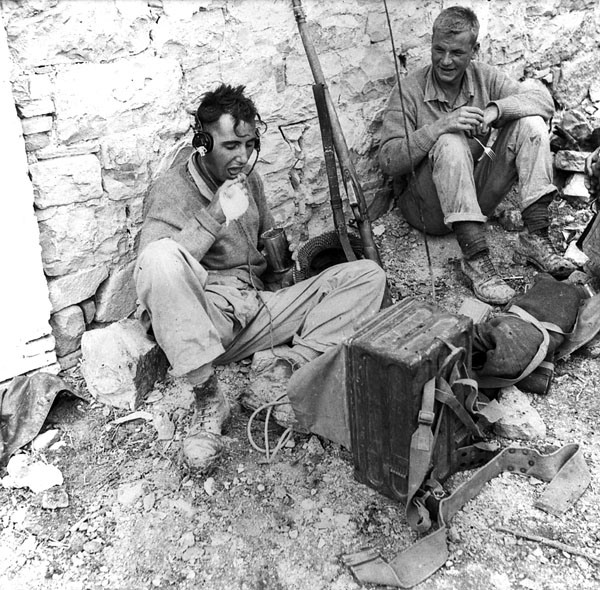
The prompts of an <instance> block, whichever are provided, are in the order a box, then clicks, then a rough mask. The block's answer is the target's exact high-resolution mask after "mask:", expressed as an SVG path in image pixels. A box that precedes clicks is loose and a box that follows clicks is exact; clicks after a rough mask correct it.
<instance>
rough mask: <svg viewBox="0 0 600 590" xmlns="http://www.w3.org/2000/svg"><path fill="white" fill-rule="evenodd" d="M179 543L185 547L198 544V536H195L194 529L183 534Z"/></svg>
mask: <svg viewBox="0 0 600 590" xmlns="http://www.w3.org/2000/svg"><path fill="white" fill-rule="evenodd" d="M179 544H180V545H181V546H182V547H184V548H185V549H189V548H190V547H193V546H194V545H195V544H196V538H195V537H194V533H193V532H192V531H187V532H185V533H183V535H181V537H180V539H179Z"/></svg>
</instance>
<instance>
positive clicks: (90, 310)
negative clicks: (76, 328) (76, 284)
mask: <svg viewBox="0 0 600 590" xmlns="http://www.w3.org/2000/svg"><path fill="white" fill-rule="evenodd" d="M79 307H81V311H83V318H84V319H85V324H86V326H87V325H89V324H91V323H92V322H93V321H94V316H95V315H96V302H95V301H94V299H93V298H91V299H87V300H86V301H82V302H81V303H80V304H79Z"/></svg>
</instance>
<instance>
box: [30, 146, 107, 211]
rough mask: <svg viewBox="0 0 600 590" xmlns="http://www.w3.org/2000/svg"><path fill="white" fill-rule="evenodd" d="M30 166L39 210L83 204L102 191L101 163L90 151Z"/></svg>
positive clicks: (98, 196)
mask: <svg viewBox="0 0 600 590" xmlns="http://www.w3.org/2000/svg"><path fill="white" fill-rule="evenodd" d="M29 169H30V172H31V177H32V182H33V187H34V190H35V204H36V206H37V207H39V208H40V209H45V208H47V207H54V206H56V205H69V204H71V203H84V202H86V201H89V200H91V199H98V198H100V197H101V196H102V194H103V190H102V174H101V172H100V162H99V161H98V158H97V157H96V156H93V155H91V154H89V155H85V156H73V157H69V158H56V159H54V160H44V161H43V162H38V163H37V164H32V165H31V166H30V167H29Z"/></svg>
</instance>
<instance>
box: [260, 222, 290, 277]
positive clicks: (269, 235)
mask: <svg viewBox="0 0 600 590" xmlns="http://www.w3.org/2000/svg"><path fill="white" fill-rule="evenodd" d="M261 238H262V240H263V244H264V248H265V256H266V258H267V264H268V265H269V268H270V269H271V270H272V271H273V272H285V271H287V270H289V269H290V268H291V267H292V264H293V262H292V256H291V254H290V250H289V247H288V241H287V237H286V235H285V230H284V229H283V228H282V227H274V228H273V229H269V230H267V231H266V232H264V233H263V234H262V236H261Z"/></svg>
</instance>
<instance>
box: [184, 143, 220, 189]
mask: <svg viewBox="0 0 600 590" xmlns="http://www.w3.org/2000/svg"><path fill="white" fill-rule="evenodd" d="M196 154H197V152H195V151H194V152H192V153H191V154H190V157H189V158H188V162H187V167H188V172H189V173H190V175H191V177H192V178H193V180H194V182H195V183H196V186H197V187H198V190H199V191H200V192H201V193H202V194H203V195H204V196H205V197H206V198H207V199H208V200H209V201H212V198H213V197H214V196H215V193H216V192H217V188H218V187H217V185H216V184H215V183H214V182H213V181H212V180H211V179H210V177H209V176H208V174H207V173H206V172H205V171H204V170H202V168H201V167H200V166H199V164H198V161H197V160H196Z"/></svg>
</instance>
